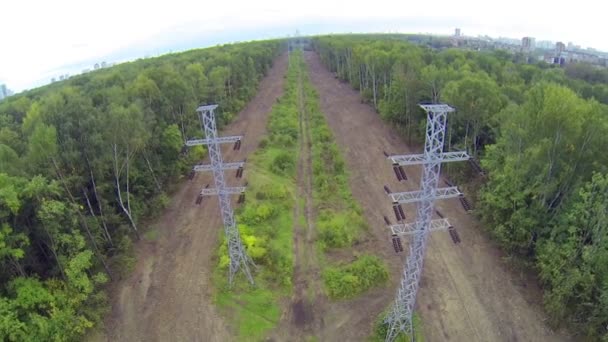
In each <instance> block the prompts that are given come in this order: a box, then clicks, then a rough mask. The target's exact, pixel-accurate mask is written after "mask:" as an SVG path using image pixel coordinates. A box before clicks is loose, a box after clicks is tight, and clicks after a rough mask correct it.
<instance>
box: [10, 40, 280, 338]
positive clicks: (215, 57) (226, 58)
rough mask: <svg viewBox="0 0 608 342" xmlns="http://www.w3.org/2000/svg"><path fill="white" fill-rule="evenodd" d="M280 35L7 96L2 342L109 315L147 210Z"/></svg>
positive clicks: (246, 96) (55, 332) (250, 86)
mask: <svg viewBox="0 0 608 342" xmlns="http://www.w3.org/2000/svg"><path fill="white" fill-rule="evenodd" d="M281 46H282V44H281V42H280V41H261V42H252V43H244V44H237V45H224V46H217V47H213V48H208V49H197V50H190V51H187V52H184V53H178V54H169V55H164V56H161V57H157V58H148V59H141V60H137V61H134V62H129V63H123V64H119V65H117V66H114V67H112V68H109V69H102V70H98V71H94V72H90V73H87V74H83V75H80V76H76V77H73V78H70V79H69V80H66V81H62V82H58V83H53V84H51V85H48V86H45V87H42V88H38V89H34V90H31V91H28V92H25V93H23V94H20V95H16V96H13V97H11V98H9V99H7V100H5V101H2V102H0V318H1V319H0V340H3V341H51V340H52V341H72V340H79V339H80V338H82V336H83V334H84V333H85V332H86V330H87V329H88V328H90V327H92V326H93V325H95V324H97V323H99V322H100V321H101V319H102V318H103V315H104V314H105V313H106V312H107V309H108V302H107V298H106V293H105V289H106V286H107V284H108V282H109V281H110V280H115V279H118V278H120V277H121V276H123V275H125V274H127V273H128V272H129V270H130V268H131V267H132V265H133V263H134V257H133V251H132V244H133V241H134V240H138V239H139V237H140V235H141V231H140V228H141V225H142V222H143V221H144V220H146V219H152V218H153V217H154V215H155V214H157V213H158V212H159V210H160V209H162V208H163V207H164V206H166V205H167V203H168V200H169V197H168V194H169V193H170V191H171V189H172V188H173V186H174V185H175V184H176V181H177V180H178V179H180V178H181V177H183V175H184V174H185V173H186V172H187V170H188V169H189V168H191V165H193V164H195V163H196V162H198V161H200V159H201V158H202V157H203V156H204V155H205V151H204V150H203V149H202V148H199V149H196V148H194V149H190V150H187V149H184V148H183V145H184V141H185V140H186V139H188V138H194V137H197V135H198V136H200V124H199V122H198V120H197V119H196V116H195V115H193V113H194V109H195V108H196V107H197V106H198V105H199V104H204V103H211V102H213V103H219V105H220V108H221V110H222V112H221V113H219V115H218V120H219V122H220V126H221V125H224V124H226V123H228V122H230V120H231V119H232V118H233V117H234V115H235V114H236V113H238V111H239V110H241V109H242V108H243V107H244V105H245V104H246V103H247V102H248V100H250V98H252V96H253V95H254V94H255V93H256V90H257V85H258V82H259V81H260V79H261V78H262V76H263V75H264V74H265V73H266V72H267V70H268V69H269V67H270V66H271V64H272V61H273V60H274V58H275V57H276V56H277V55H278V53H279V52H280V48H281Z"/></svg>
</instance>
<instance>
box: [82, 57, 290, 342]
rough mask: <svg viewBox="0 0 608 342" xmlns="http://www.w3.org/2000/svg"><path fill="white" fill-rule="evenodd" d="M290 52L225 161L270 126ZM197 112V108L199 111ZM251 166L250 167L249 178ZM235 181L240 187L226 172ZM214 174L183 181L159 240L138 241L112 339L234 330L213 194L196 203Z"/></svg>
mask: <svg viewBox="0 0 608 342" xmlns="http://www.w3.org/2000/svg"><path fill="white" fill-rule="evenodd" d="M286 57H287V56H286V55H283V56H281V57H279V58H278V59H277V60H276V61H275V64H274V66H273V67H272V68H271V69H270V71H269V73H268V75H267V76H266V77H265V78H264V79H263V80H262V81H261V83H260V86H259V89H258V94H257V95H256V96H255V98H254V99H253V100H252V101H251V102H250V103H249V104H248V105H247V107H246V108H245V109H244V110H243V111H242V112H241V113H240V114H239V116H238V118H237V119H236V121H235V122H233V123H232V124H231V125H229V126H228V127H227V128H226V129H225V130H224V131H223V132H222V134H223V135H230V134H242V135H244V140H243V146H242V148H241V149H240V151H232V148H230V147H231V146H230V147H226V148H224V149H223V152H224V156H225V159H226V160H234V161H236V160H243V159H244V158H245V157H247V156H248V155H249V154H250V153H251V152H253V151H254V150H255V149H256V148H257V146H258V143H259V141H260V140H261V139H262V138H263V136H264V134H265V130H266V122H267V119H268V114H269V112H270V109H271V107H272V105H273V104H274V103H275V102H276V99H277V98H278V97H279V96H280V95H281V94H282V92H283V83H284V75H285V71H286V68H287V58H286ZM193 115H194V113H193ZM246 174H247V172H246V171H245V176H246ZM228 181H229V183H230V184H229V185H236V184H237V181H236V180H235V178H234V177H228ZM209 183H212V178H211V175H210V174H203V173H200V174H197V175H196V177H195V178H194V180H193V181H192V182H188V181H184V182H183V183H182V184H180V186H179V189H178V191H177V192H176V193H175V194H174V196H173V198H172V199H171V203H170V206H169V208H168V209H167V210H166V211H165V212H164V213H163V214H162V216H161V218H160V220H159V221H158V223H157V224H156V225H157V227H158V230H159V236H158V238H157V239H156V241H152V242H150V241H143V240H142V241H141V242H140V243H138V244H137V246H136V254H137V265H136V267H135V270H134V271H133V273H132V274H131V275H130V276H129V277H128V278H127V279H125V280H124V281H122V282H121V283H119V284H117V285H116V288H115V289H114V290H113V291H112V296H111V297H112V298H111V303H112V312H111V313H110V315H109V317H108V318H107V320H106V325H105V326H106V329H105V336H101V337H99V336H97V337H95V338H94V339H98V340H102V341H103V340H106V341H129V342H132V341H146V342H148V341H204V342H207V341H230V340H233V337H232V336H233V334H231V332H230V331H231V328H230V327H228V326H227V325H226V323H225V322H224V321H223V320H222V318H221V317H220V316H219V314H218V312H217V310H216V308H215V306H214V305H213V304H212V298H211V279H210V277H211V271H212V269H213V265H214V262H215V261H213V260H212V255H213V252H214V251H215V248H216V244H217V241H218V234H220V233H221V231H222V230H221V217H220V216H219V212H218V203H217V200H216V199H215V198H206V199H204V200H203V203H202V205H201V206H197V205H195V204H194V201H195V198H196V196H197V194H198V192H199V191H200V189H201V187H202V186H204V185H205V184H209Z"/></svg>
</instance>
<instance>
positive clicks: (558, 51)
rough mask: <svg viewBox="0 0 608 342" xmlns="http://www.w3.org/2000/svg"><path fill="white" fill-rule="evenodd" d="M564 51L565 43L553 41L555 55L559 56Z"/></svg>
mask: <svg viewBox="0 0 608 342" xmlns="http://www.w3.org/2000/svg"><path fill="white" fill-rule="evenodd" d="M564 51H566V44H564V43H562V42H557V43H555V55H557V56H559V55H561V54H562V52H564Z"/></svg>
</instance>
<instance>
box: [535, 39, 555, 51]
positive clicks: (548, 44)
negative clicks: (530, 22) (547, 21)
mask: <svg viewBox="0 0 608 342" xmlns="http://www.w3.org/2000/svg"><path fill="white" fill-rule="evenodd" d="M536 47H537V48H539V49H545V50H551V49H553V48H554V47H555V43H553V42H552V41H549V40H540V41H538V42H536Z"/></svg>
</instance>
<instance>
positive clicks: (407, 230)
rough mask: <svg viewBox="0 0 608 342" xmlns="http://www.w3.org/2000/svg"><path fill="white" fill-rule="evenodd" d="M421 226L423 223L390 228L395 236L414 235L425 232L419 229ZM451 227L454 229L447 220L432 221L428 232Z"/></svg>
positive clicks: (394, 225) (404, 224) (395, 225)
mask: <svg viewBox="0 0 608 342" xmlns="http://www.w3.org/2000/svg"><path fill="white" fill-rule="evenodd" d="M420 226H421V222H412V223H402V224H392V225H390V226H389V228H390V230H391V233H392V234H393V235H414V234H417V233H422V232H423V231H422V230H420V229H418V227H420ZM450 227H452V225H451V224H450V222H449V221H448V220H447V219H445V218H443V219H437V220H431V223H430V226H429V228H428V231H429V232H434V231H437V230H447V229H449V228H450Z"/></svg>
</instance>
